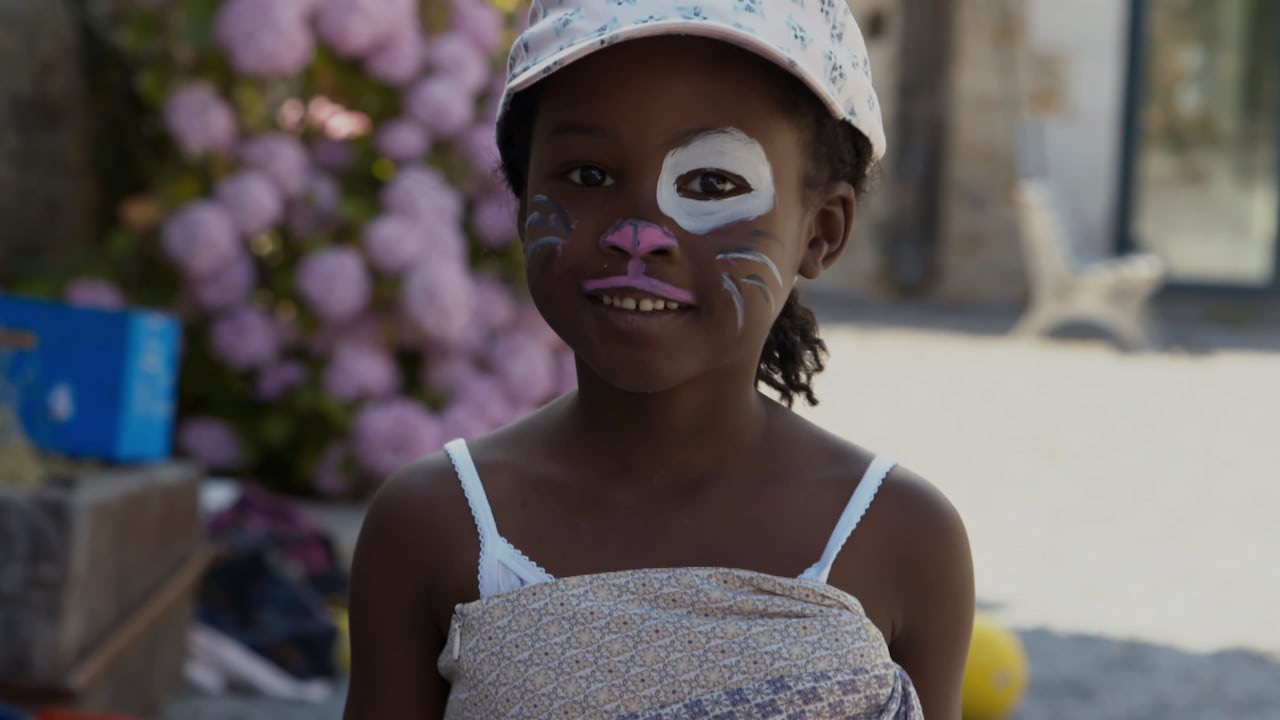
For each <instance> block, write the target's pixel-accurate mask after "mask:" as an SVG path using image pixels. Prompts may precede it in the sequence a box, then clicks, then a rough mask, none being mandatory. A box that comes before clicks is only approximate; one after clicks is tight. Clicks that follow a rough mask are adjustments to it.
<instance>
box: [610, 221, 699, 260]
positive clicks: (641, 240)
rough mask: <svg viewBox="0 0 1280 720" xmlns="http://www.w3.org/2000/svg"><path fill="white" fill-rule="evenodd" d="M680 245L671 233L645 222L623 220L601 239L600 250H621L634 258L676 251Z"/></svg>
mask: <svg viewBox="0 0 1280 720" xmlns="http://www.w3.org/2000/svg"><path fill="white" fill-rule="evenodd" d="M679 246H680V245H679V243H677V242H676V239H675V237H673V236H672V235H671V233H669V232H667V231H666V230H663V229H662V228H661V227H658V226H657V225H654V224H653V223H651V222H647V221H645V220H623V221H622V222H620V223H618V224H617V225H614V226H613V228H612V229H611V230H609V232H607V233H605V234H604V237H602V238H600V248H601V249H602V250H607V249H609V248H614V249H616V250H621V251H622V252H624V253H626V254H627V255H628V256H629V257H632V258H642V257H644V256H646V255H653V254H655V253H660V252H664V251H667V250H675V249H676V248H678V247H679Z"/></svg>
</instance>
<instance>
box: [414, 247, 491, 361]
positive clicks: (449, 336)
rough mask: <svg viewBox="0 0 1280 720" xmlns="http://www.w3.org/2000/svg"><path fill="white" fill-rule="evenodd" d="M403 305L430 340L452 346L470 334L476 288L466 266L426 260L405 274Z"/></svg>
mask: <svg viewBox="0 0 1280 720" xmlns="http://www.w3.org/2000/svg"><path fill="white" fill-rule="evenodd" d="M400 301H401V304H402V306H403V308H404V311H405V313H406V314H407V316H408V317H409V319H411V320H412V321H413V323H414V324H415V325H416V326H417V328H418V329H419V330H421V331H422V332H423V334H424V335H425V336H426V337H427V338H429V339H432V340H437V341H440V342H444V343H449V342H451V341H453V340H455V339H457V338H459V337H461V336H463V335H465V334H466V332H467V326H468V325H469V324H470V322H471V316H472V309H473V307H474V306H475V287H474V285H473V283H472V280H471V275H470V273H468V272H467V270H466V268H465V267H464V266H460V265H456V264H454V263H444V262H433V261H432V259H431V258H425V259H424V260H423V261H422V262H419V263H417V264H416V265H414V266H413V267H412V268H410V269H409V271H408V272H407V273H406V275H405V280H404V285H403V286H402V288H401V300H400Z"/></svg>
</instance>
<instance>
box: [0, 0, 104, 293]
mask: <svg viewBox="0 0 1280 720" xmlns="http://www.w3.org/2000/svg"><path fill="white" fill-rule="evenodd" d="M71 7H72V3H70V2H66V1H65V0H0V282H5V281H12V280H13V279H15V278H19V277H23V276H25V275H27V274H30V273H34V272H37V271H38V269H39V268H41V267H47V263H50V262H55V258H57V257H59V256H60V255H62V254H63V253H65V252H66V250H67V249H68V248H70V247H73V246H75V245H79V244H82V243H84V242H86V241H88V240H89V239H90V238H89V234H90V233H91V232H92V227H93V219H94V213H95V206H94V195H93V182H94V180H93V178H94V168H93V161H92V156H91V145H90V143H91V139H90V133H91V129H92V126H91V122H92V118H90V117H88V112H87V95H86V90H85V83H84V78H83V77H82V75H81V67H80V54H79V49H80V46H79V35H78V29H77V26H76V23H75V20H74V18H73V16H72V13H71Z"/></svg>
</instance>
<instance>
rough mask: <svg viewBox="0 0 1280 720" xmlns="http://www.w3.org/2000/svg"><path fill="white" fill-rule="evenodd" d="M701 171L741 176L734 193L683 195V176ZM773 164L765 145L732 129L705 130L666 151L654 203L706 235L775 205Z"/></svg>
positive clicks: (682, 223) (686, 228)
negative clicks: (741, 185)
mask: <svg viewBox="0 0 1280 720" xmlns="http://www.w3.org/2000/svg"><path fill="white" fill-rule="evenodd" d="M698 170H703V171H706V172H709V173H721V174H724V175H732V176H736V177H739V178H742V180H744V181H745V182H746V184H747V186H748V187H749V188H750V189H749V190H748V191H746V192H743V193H741V194H738V195H730V196H727V197H723V198H715V197H712V198H707V199H698V198H690V197H685V196H683V195H681V188H680V183H681V179H682V178H684V176H685V175H687V174H689V173H691V172H694V171H698ZM773 203H774V187H773V168H772V167H771V166H770V165H769V158H768V157H766V156H765V154H764V148H763V147H761V146H760V143H758V142H756V141H755V139H753V138H752V137H751V136H749V135H747V134H746V133H744V132H742V131H741V130H737V129H735V128H726V129H724V130H715V131H712V132H708V133H703V134H702V135H699V136H697V137H695V138H694V139H693V140H691V141H690V142H689V143H688V144H687V145H684V146H682V147H678V148H676V149H675V150H672V151H671V152H670V153H668V154H667V158H666V160H665V161H664V162H663V163H662V174H661V175H660V176H659V178H658V207H659V208H660V209H661V210H662V212H663V213H664V214H665V215H666V216H667V217H669V218H671V219H672V220H674V221H675V222H676V223H678V224H679V225H680V227H682V228H684V229H685V230H687V231H688V232H691V233H696V234H699V235H701V234H704V233H708V232H711V231H712V230H715V229H717V228H722V227H724V226H726V225H730V224H732V223H736V222H742V221H743V220H750V219H752V218H757V217H760V216H761V215H764V214H765V213H767V212H769V211H770V210H772V209H773Z"/></svg>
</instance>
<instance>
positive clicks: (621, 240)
mask: <svg viewBox="0 0 1280 720" xmlns="http://www.w3.org/2000/svg"><path fill="white" fill-rule="evenodd" d="M677 247H679V242H678V241H677V240H676V238H675V236H674V235H672V234H671V233H670V232H668V231H667V230H666V229H664V228H662V227H659V226H657V225H654V224H653V223H651V222H647V221H645V220H623V221H621V222H619V223H617V224H616V225H614V226H613V227H612V228H610V229H609V230H608V231H606V232H605V234H604V235H602V236H600V249H601V250H610V249H613V250H621V251H622V252H623V253H625V254H626V255H628V256H629V259H628V260H627V274H626V275H619V276H615V277H608V278H600V279H598V280H588V281H587V282H585V283H583V286H582V287H583V289H584V290H586V291H587V292H599V291H602V290H612V289H618V288H631V289H634V290H640V291H642V292H646V293H649V294H651V295H654V296H657V297H659V298H662V299H664V300H669V301H671V302H674V303H678V304H685V305H691V304H693V293H691V292H689V291H688V290H685V289H683V288H678V287H675V286H673V285H670V284H668V283H665V282H662V281H661V280H658V279H657V278H652V277H649V276H648V275H646V274H645V258H646V257H647V256H649V255H652V254H654V253H657V252H661V251H664V250H672V249H675V248H677Z"/></svg>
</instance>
